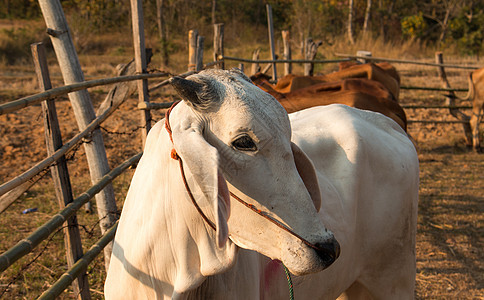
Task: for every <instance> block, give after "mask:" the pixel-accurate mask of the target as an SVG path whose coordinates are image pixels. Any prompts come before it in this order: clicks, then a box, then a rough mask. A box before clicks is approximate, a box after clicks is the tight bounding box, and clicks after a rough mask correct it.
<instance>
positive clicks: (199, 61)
mask: <svg viewBox="0 0 484 300" xmlns="http://www.w3.org/2000/svg"><path fill="white" fill-rule="evenodd" d="M204 42H205V37H203V36H201V35H199V36H198V38H197V55H196V62H197V63H196V67H195V70H196V71H201V70H202V69H203V44H204Z"/></svg>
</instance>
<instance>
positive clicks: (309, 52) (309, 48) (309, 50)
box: [304, 38, 323, 76]
mask: <svg viewBox="0 0 484 300" xmlns="http://www.w3.org/2000/svg"><path fill="white" fill-rule="evenodd" d="M322 44H323V42H322V41H318V42H316V43H315V42H313V39H312V38H308V39H307V42H306V51H305V58H306V59H307V60H309V61H311V62H310V63H306V64H304V75H305V76H313V73H314V58H315V57H316V54H317V53H318V47H319V46H321V45H322Z"/></svg>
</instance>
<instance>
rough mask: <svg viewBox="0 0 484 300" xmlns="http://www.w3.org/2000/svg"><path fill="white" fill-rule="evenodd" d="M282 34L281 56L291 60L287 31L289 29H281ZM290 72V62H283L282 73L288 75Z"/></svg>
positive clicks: (289, 36)
mask: <svg viewBox="0 0 484 300" xmlns="http://www.w3.org/2000/svg"><path fill="white" fill-rule="evenodd" d="M281 34H282V43H283V44H284V56H283V58H284V59H285V60H291V44H290V39H291V35H290V33H289V30H283V31H282V32H281ZM291 73H292V64H291V63H285V64H284V75H289V74H291Z"/></svg>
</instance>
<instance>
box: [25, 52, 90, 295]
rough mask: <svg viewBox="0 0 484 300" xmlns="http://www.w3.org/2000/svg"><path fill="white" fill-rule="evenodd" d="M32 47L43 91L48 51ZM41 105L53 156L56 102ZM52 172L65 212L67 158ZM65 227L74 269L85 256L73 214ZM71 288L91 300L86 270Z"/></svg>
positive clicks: (57, 136) (57, 143)
mask: <svg viewBox="0 0 484 300" xmlns="http://www.w3.org/2000/svg"><path fill="white" fill-rule="evenodd" d="M30 47H31V50H32V56H33V58H34V65H35V73H36V74H37V79H38V81H39V87H40V90H41V91H42V92H44V91H46V90H49V89H51V88H52V85H51V82H50V76H49V69H48V66H47V60H46V56H45V48H44V45H43V44H42V43H35V44H32V45H30ZM41 106H42V113H43V115H44V128H45V143H46V146H47V155H49V156H50V155H53V154H54V152H55V151H56V150H57V149H59V148H61V147H62V136H61V131H60V127H59V121H58V119H57V111H56V108H55V101H54V100H52V99H49V100H44V101H42V104H41ZM50 172H51V175H52V180H53V182H54V188H55V193H56V196H57V201H58V203H59V207H60V208H61V209H63V208H64V207H65V206H66V205H67V204H69V203H71V202H72V201H74V197H73V196H72V187H71V181H70V178H69V172H68V169H67V163H66V160H65V156H62V158H60V159H59V160H58V161H57V163H56V164H54V165H52V166H51V167H50ZM66 225H67V227H66V228H64V242H65V247H66V257H67V266H68V268H72V266H73V265H74V263H75V262H76V261H78V260H79V259H80V258H81V257H82V256H83V253H82V242H81V235H80V233H79V226H78V224H77V216H76V215H73V216H72V217H70V218H69V219H67V221H66ZM72 287H73V291H74V295H75V296H76V298H79V299H83V300H84V299H91V294H90V291H89V282H88V280H87V275H86V272H85V271H84V272H82V273H81V275H80V276H79V277H77V278H76V279H75V280H74V281H73V282H72Z"/></svg>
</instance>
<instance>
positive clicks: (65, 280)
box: [38, 221, 118, 300]
mask: <svg viewBox="0 0 484 300" xmlns="http://www.w3.org/2000/svg"><path fill="white" fill-rule="evenodd" d="M117 228H118V221H116V223H115V224H114V225H113V226H112V227H111V228H110V229H109V230H108V231H107V232H106V233H105V234H104V235H103V237H102V238H101V239H99V241H98V242H97V243H95V244H94V245H93V246H91V248H89V250H88V251H87V252H86V253H84V256H83V257H82V258H81V259H79V260H78V261H77V262H76V263H75V264H74V265H73V266H72V268H70V269H69V270H68V271H67V272H65V273H64V274H62V276H61V277H60V278H59V279H58V280H57V281H56V282H55V283H54V284H53V285H52V286H51V287H50V288H48V289H47V290H46V291H45V292H43V293H42V295H40V297H39V298H38V299H39V300H47V299H52V300H54V299H56V298H57V297H58V296H59V295H60V294H62V292H63V291H64V290H65V289H66V288H67V287H68V286H69V285H70V284H71V283H72V281H74V279H75V278H77V277H78V276H79V275H80V274H81V273H82V272H84V270H85V269H86V268H87V266H88V265H89V264H90V263H91V262H92V261H93V260H94V259H95V258H96V256H98V255H99V253H101V251H102V250H103V249H104V247H106V245H107V244H108V243H109V242H111V241H112V240H113V239H114V236H115V234H116V229H117Z"/></svg>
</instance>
